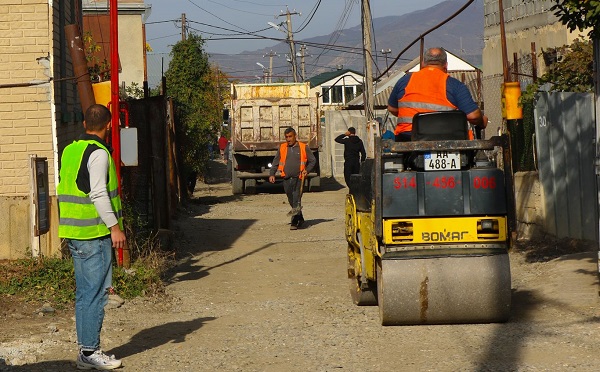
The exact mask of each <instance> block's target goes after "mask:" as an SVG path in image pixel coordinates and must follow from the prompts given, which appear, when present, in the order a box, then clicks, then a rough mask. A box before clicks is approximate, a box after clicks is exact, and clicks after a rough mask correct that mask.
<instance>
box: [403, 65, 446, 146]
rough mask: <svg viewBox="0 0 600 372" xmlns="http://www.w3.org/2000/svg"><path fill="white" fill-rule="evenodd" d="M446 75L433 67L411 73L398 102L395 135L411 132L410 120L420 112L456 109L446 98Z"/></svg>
mask: <svg viewBox="0 0 600 372" xmlns="http://www.w3.org/2000/svg"><path fill="white" fill-rule="evenodd" d="M447 79H448V74H447V73H445V72H444V71H442V70H440V69H438V68H435V67H425V68H423V69H422V70H420V71H417V72H413V73H412V75H411V76H410V80H409V81H408V84H407V85H406V88H405V89H404V96H403V97H402V98H400V99H399V100H398V124H397V125H396V130H395V131H394V133H395V134H400V133H403V132H410V131H412V119H413V116H415V114H417V113H420V112H432V111H450V110H456V109H457V107H456V106H454V105H453V104H452V102H450V101H448V98H447V97H446V80H447Z"/></svg>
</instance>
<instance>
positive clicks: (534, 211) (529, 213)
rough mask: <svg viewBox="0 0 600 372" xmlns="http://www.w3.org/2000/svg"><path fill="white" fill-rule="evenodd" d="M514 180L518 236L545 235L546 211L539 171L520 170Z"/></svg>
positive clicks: (521, 237) (532, 236) (523, 237)
mask: <svg viewBox="0 0 600 372" xmlns="http://www.w3.org/2000/svg"><path fill="white" fill-rule="evenodd" d="M514 180H515V199H516V203H515V204H516V212H517V233H518V238H519V239H532V238H536V237H538V236H541V235H544V233H545V229H544V226H545V222H544V221H545V217H544V216H545V215H546V213H545V210H544V195H543V189H542V186H541V183H540V180H539V177H538V172H518V173H516V174H515V178H514Z"/></svg>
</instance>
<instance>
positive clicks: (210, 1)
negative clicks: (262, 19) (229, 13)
mask: <svg viewBox="0 0 600 372" xmlns="http://www.w3.org/2000/svg"><path fill="white" fill-rule="evenodd" d="M206 1H208V2H209V3H213V4H217V5H220V6H222V7H224V8H227V9H231V10H235V11H236V12H242V13H247V14H255V15H260V16H266V17H270V16H271V14H263V13H255V12H251V11H249V10H241V9H236V8H233V7H230V6H227V5H225V4H221V3H220V2H218V1H214V0H206Z"/></svg>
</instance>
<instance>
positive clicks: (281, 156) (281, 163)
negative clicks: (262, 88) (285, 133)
mask: <svg viewBox="0 0 600 372" xmlns="http://www.w3.org/2000/svg"><path fill="white" fill-rule="evenodd" d="M298 146H300V178H302V171H303V170H305V169H306V162H307V161H308V158H307V157H306V144H305V143H302V142H298ZM287 149H288V145H287V142H284V143H282V144H281V146H279V166H278V167H277V169H279V172H281V177H285V172H284V171H283V168H284V167H285V160H286V158H287Z"/></svg>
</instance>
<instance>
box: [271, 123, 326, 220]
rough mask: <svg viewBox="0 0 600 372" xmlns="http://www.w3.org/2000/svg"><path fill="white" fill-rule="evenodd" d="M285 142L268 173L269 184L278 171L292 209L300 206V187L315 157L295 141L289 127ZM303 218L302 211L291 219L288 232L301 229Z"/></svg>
mask: <svg viewBox="0 0 600 372" xmlns="http://www.w3.org/2000/svg"><path fill="white" fill-rule="evenodd" d="M284 134H285V142H284V143H282V144H281V146H279V150H278V151H277V154H275V158H273V163H272V165H271V170H270V171H269V182H271V183H275V174H276V173H277V171H279V173H280V175H281V177H282V178H283V189H284V191H285V194H286V195H287V198H288V202H289V203H290V206H291V207H292V209H294V208H298V207H299V204H300V198H301V197H302V195H301V193H300V186H301V185H302V182H304V179H305V178H306V175H307V174H308V173H310V172H311V171H312V170H313V168H314V167H315V165H316V163H317V159H316V158H315V155H314V154H313V153H312V151H311V150H310V148H308V146H307V145H306V144H305V143H303V142H298V141H297V140H296V131H295V130H294V128H292V127H289V128H287V129H286V130H285V132H284ZM303 223H304V216H303V215H302V210H297V213H296V214H295V215H294V216H293V217H292V221H291V223H290V225H291V226H290V230H296V229H298V228H300V227H302V224H303Z"/></svg>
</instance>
